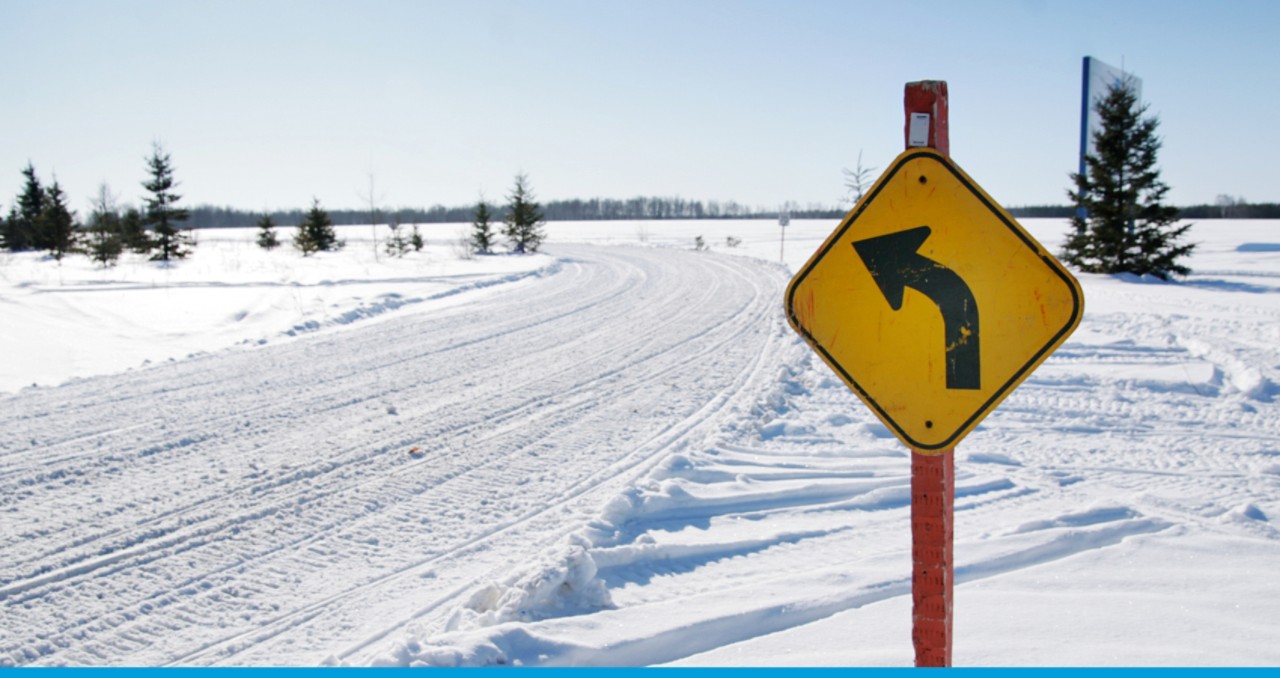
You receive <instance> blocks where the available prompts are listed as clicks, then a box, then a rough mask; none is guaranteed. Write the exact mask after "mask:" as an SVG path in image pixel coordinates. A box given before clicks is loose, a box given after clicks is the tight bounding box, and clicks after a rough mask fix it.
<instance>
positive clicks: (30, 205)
mask: <svg viewBox="0 0 1280 678" xmlns="http://www.w3.org/2000/svg"><path fill="white" fill-rule="evenodd" d="M22 176H24V177H26V178H27V180H26V183H25V184H24V185H23V187H22V193H20V194H19V195H18V199H17V202H15V203H14V205H13V206H12V207H10V208H9V219H8V220H7V221H6V222H5V228H4V231H3V234H4V246H5V247H6V248H8V249H9V251H11V252H23V251H26V250H29V249H35V248H38V245H37V244H36V243H37V242H38V241H39V240H40V238H39V237H38V231H39V228H40V220H41V215H42V214H43V213H44V203H45V199H46V198H47V195H46V193H45V190H44V187H43V186H41V185H40V180H39V179H38V178H36V169H35V167H33V166H32V165H31V163H29V162H28V163H27V167H26V169H24V170H22Z"/></svg>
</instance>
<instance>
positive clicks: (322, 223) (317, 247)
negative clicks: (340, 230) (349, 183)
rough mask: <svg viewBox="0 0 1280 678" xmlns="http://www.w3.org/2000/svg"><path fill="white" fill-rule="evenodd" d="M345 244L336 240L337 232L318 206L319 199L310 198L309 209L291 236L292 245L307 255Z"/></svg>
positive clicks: (326, 213) (331, 221) (325, 213)
mask: <svg viewBox="0 0 1280 678" xmlns="http://www.w3.org/2000/svg"><path fill="white" fill-rule="evenodd" d="M345 244H346V243H344V242H343V241H341V240H338V236H337V233H336V232H335V231H334V230H333V220H332V219H330V218H329V213H328V212H326V211H324V209H323V208H321V207H320V200H319V199H318V198H312V199H311V209H310V210H308V211H307V216H306V217H304V218H303V220H302V223H300V224H298V232H297V233H296V234H295V235H294V236H293V246H294V247H296V248H298V250H299V251H300V252H302V256H304V257H308V256H311V255H312V254H313V253H315V252H328V251H330V250H338V249H342V247H343V245H345Z"/></svg>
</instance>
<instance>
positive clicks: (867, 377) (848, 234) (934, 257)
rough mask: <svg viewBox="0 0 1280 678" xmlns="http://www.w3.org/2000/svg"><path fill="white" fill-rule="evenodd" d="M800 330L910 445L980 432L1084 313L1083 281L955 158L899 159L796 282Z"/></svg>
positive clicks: (792, 301) (794, 307) (790, 298)
mask: <svg viewBox="0 0 1280 678" xmlns="http://www.w3.org/2000/svg"><path fill="white" fill-rule="evenodd" d="M786 304H787V317H788V319H789V320H790V322H791V326H792V327H794V328H795V330H796V331H797V332H799V333H800V334H801V336H803V337H804V338H805V339H806V340H807V341H808V342H809V344H810V345H811V346H812V347H813V349H814V350H815V351H817V352H818V354H819V355H820V356H822V359H823V360H824V361H826V363H827V364H828V365H829V366H830V367H831V369H833V370H835V371H836V373H837V374H839V375H840V377H841V378H842V379H843V380H844V382H845V383H846V384H848V386H849V387H850V388H851V389H853V391H854V392H855V393H857V394H858V396H859V397H860V398H862V400H863V402H865V403H866V404H867V406H869V407H870V408H871V409H872V411H874V412H875V413H876V416H878V417H879V418H880V420H881V421H883V422H884V423H885V425H886V426H888V427H889V428H890V429H891V430H892V431H893V432H894V433H895V434H896V435H897V436H898V438H900V439H901V440H902V441H903V442H904V443H906V444H907V445H908V446H910V447H912V448H914V449H916V450H920V451H922V452H935V453H937V452H941V451H944V450H946V449H948V448H951V447H953V446H955V444H956V443H957V442H958V441H959V440H960V439H961V438H963V437H964V436H965V435H967V434H968V433H969V432H970V431H972V430H973V428H974V427H975V426H977V425H978V422H979V421H981V420H982V419H983V417H985V416H986V415H987V414H988V413H990V412H991V410H992V409H993V408H994V407H995V406H996V405H998V404H999V403H1000V401H1001V400H1003V399H1004V398H1005V397H1006V396H1008V395H1009V393H1010V392H1012V391H1013V389H1014V388H1016V387H1017V386H1018V384H1020V383H1022V380H1023V379H1026V378H1027V376H1028V375H1029V374H1031V371H1032V370H1034V369H1035V368H1036V366H1038V365H1039V364H1040V363H1041V362H1043V361H1044V360H1045V358H1047V357H1049V354H1050V353H1052V352H1053V351H1054V350H1055V349H1057V348H1058V346H1059V345H1061V344H1062V342H1063V341H1066V338H1067V336H1068V335H1070V334H1071V332H1072V331H1073V330H1074V329H1075V328H1076V325H1077V324H1079V322H1080V316H1081V314H1082V313H1083V310H1084V294H1083V293H1082V292H1081V290H1080V285H1079V283H1077V282H1076V280H1075V278H1073V277H1072V276H1071V274H1070V273H1068V272H1067V271H1066V269H1065V268H1063V267H1062V265H1061V264H1060V263H1058V261H1057V260H1056V259H1054V258H1053V256H1051V255H1050V254H1049V253H1048V252H1046V251H1045V249H1044V247H1043V246H1041V245H1040V243H1038V242H1036V241H1035V239H1034V238H1032V237H1031V236H1030V235H1029V234H1028V233H1027V232H1026V231H1024V230H1023V229H1022V227H1021V226H1019V225H1018V223H1017V222H1016V221H1014V219H1013V217H1011V216H1009V214H1008V213H1007V212H1005V211H1004V209H1003V208H1001V207H1000V206H999V205H998V204H996V202H995V201H994V200H992V199H991V198H990V196H988V195H987V194H986V193H985V192H983V190H982V189H981V188H979V187H978V185H977V184H975V183H974V182H973V180H972V179H970V178H969V177H968V175H966V174H965V173H964V172H963V171H961V170H960V168H959V167H957V166H955V164H953V163H952V162H951V161H950V159H948V158H946V157H945V156H943V155H940V154H938V152H937V151H935V150H932V149H927V148H919V149H911V150H908V151H907V152H905V153H903V154H902V155H900V156H898V158H897V159H896V160H894V162H893V164H892V165H891V166H890V167H889V169H888V170H886V171H885V173H884V175H883V176H881V177H880V179H879V180H878V181H877V182H876V184H875V186H873V187H872V189H871V191H870V192H869V193H868V194H867V195H866V197H865V198H864V199H863V200H862V202H860V203H859V204H858V205H857V206H856V207H855V208H854V209H853V211H851V212H850V213H849V214H848V215H847V216H846V217H845V218H844V220H843V221H842V222H841V223H840V226H839V227H837V228H836V230H835V232H833V233H832V234H831V236H830V237H828V238H827V240H826V242H824V243H823V244H822V247H820V248H818V251H817V252H815V253H814V255H813V256H812V257H811V258H810V259H809V261H808V263H806V264H805V265H804V267H803V268H801V269H800V272H799V273H797V274H796V277H795V278H794V279H793V280H792V281H791V285H790V286H789V287H788V289H787V299H786Z"/></svg>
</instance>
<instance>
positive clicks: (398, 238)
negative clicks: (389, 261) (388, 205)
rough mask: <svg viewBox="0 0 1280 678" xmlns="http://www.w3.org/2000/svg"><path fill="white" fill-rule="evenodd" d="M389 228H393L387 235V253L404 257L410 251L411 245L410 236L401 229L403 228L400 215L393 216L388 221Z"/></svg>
mask: <svg viewBox="0 0 1280 678" xmlns="http://www.w3.org/2000/svg"><path fill="white" fill-rule="evenodd" d="M387 228H389V229H391V233H390V234H389V235H387V242H386V249H387V255H388V256H392V257H397V258H400V257H403V256H404V255H405V253H406V252H408V251H409V247H410V245H409V237H408V236H406V235H405V234H404V233H403V232H402V231H401V230H400V229H401V228H402V227H401V225H400V216H399V215H396V216H393V217H391V220H390V221H389V222H387Z"/></svg>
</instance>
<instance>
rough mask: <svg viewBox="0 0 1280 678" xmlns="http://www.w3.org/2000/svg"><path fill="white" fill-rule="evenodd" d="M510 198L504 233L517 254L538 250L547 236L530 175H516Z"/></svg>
mask: <svg viewBox="0 0 1280 678" xmlns="http://www.w3.org/2000/svg"><path fill="white" fill-rule="evenodd" d="M508 198H509V199H510V201H511V202H510V204H509V206H508V212H507V218H506V228H505V229H504V231H503V235H505V236H507V240H508V241H509V242H510V245H511V249H512V251H514V252H516V253H517V254H525V253H526V252H537V251H538V248H539V247H541V246H542V241H543V240H544V239H545V237H546V236H545V235H544V234H543V231H542V225H543V224H544V223H545V220H544V219H543V218H542V212H541V210H540V209H539V205H538V203H536V202H534V196H533V192H532V191H531V190H530V189H529V177H528V176H526V175H525V174H523V173H521V174H517V175H516V185H515V187H514V188H512V189H511V195H510V196H508Z"/></svg>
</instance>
